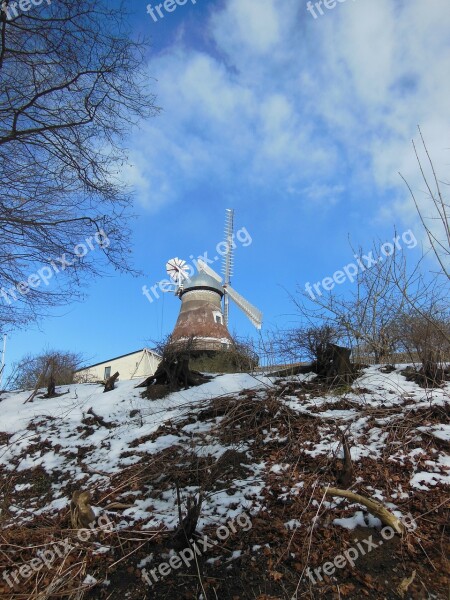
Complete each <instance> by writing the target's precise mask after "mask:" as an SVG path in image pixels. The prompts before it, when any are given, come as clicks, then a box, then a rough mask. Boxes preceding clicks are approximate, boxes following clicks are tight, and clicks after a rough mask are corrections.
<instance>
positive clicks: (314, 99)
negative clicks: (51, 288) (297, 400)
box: [7, 0, 450, 365]
mask: <svg viewBox="0 0 450 600" xmlns="http://www.w3.org/2000/svg"><path fill="white" fill-rule="evenodd" d="M147 4H148V3H147V2H145V1H144V0H133V2H132V3H130V7H129V9H130V11H131V13H132V21H133V25H134V27H135V30H136V33H144V34H146V35H147V36H149V37H150V38H151V39H152V51H151V53H150V54H149V57H148V65H147V70H148V77H149V81H150V82H151V84H152V87H153V89H154V92H155V94H156V95H157V104H158V105H159V106H161V107H162V109H163V110H162V111H161V113H160V115H159V116H158V117H156V118H153V119H151V120H149V121H148V122H143V123H141V124H140V127H139V128H138V129H137V130H136V131H134V132H131V133H130V139H129V140H128V147H129V162H130V164H129V166H128V167H126V168H124V171H123V173H122V177H123V179H124V180H126V181H127V182H129V183H130V184H131V185H132V186H133V188H134V189H135V192H136V200H135V206H134V212H135V213H136V214H137V215H138V218H137V219H136V221H135V222H134V223H133V238H132V242H133V257H134V263H135V265H136V266H137V267H138V268H140V269H141V270H142V271H144V273H145V276H144V277H141V278H138V279H134V278H132V277H128V276H123V275H119V274H115V273H114V272H111V273H110V274H109V276H107V277H105V278H102V279H98V280H95V281H92V282H90V283H89V286H88V288H87V290H86V291H87V294H88V296H87V299H86V300H85V302H83V303H79V304H73V305H70V306H66V307H63V308H59V309H58V310H55V311H54V312H53V313H52V315H51V316H50V317H49V318H47V319H45V320H43V321H41V322H40V323H38V324H35V325H33V326H31V327H29V328H28V329H27V330H26V331H21V332H15V333H12V334H11V335H10V337H9V341H8V352H7V363H8V364H9V365H11V364H12V363H13V362H14V361H15V360H17V359H19V358H20V357H21V356H23V355H24V354H25V353H27V352H38V351H40V350H42V349H44V348H46V347H53V348H60V349H70V350H73V351H79V352H82V353H83V354H84V355H85V356H86V358H87V359H88V360H89V361H92V362H97V361H99V360H102V359H107V358H110V357H112V356H116V355H119V354H123V353H126V352H129V351H132V350H134V349H138V348H140V347H143V346H144V345H147V344H150V343H151V340H155V339H159V338H161V336H162V335H165V334H168V333H170V331H171V329H172V328H173V326H174V323H175V320H176V317H177V314H178V310H179V300H178V299H177V298H176V297H174V296H173V295H171V294H166V295H165V296H164V298H162V299H161V300H159V301H155V302H153V303H150V302H149V301H148V300H147V299H146V298H145V297H144V296H143V294H142V286H143V285H144V284H146V285H148V286H149V287H150V286H152V285H154V284H155V283H156V282H157V281H159V280H160V279H162V278H164V277H165V263H166V261H167V260H168V259H169V258H172V257H174V256H180V257H181V258H186V259H189V256H190V255H191V254H193V255H195V256H198V255H200V254H203V253H204V252H206V251H208V253H209V255H210V256H211V255H212V256H214V255H215V251H214V249H215V246H216V244H217V243H218V242H219V241H220V240H221V239H222V232H223V226H224V213H225V209H226V208H228V207H232V208H234V209H235V211H236V218H235V219H236V228H237V229H240V228H242V227H245V228H246V230H247V231H248V232H249V234H250V235H251V238H252V243H251V244H250V245H248V246H247V247H242V246H240V245H239V244H238V248H237V251H236V259H235V265H236V266H235V276H234V278H233V282H232V283H233V286H234V287H235V288H236V289H237V290H238V291H239V292H240V293H241V294H243V295H244V296H245V297H246V298H248V300H250V301H251V302H253V303H254V304H256V305H257V306H258V307H259V308H260V309H261V310H262V311H263V313H264V328H265V329H266V330H267V329H270V328H274V327H286V326H289V325H292V324H295V322H297V320H298V317H297V316H296V315H295V309H294V307H293V305H292V303H291V301H290V299H289V293H294V292H295V290H296V288H297V287H300V288H303V287H304V285H305V283H306V282H308V281H310V282H316V281H319V280H322V279H323V278H324V277H326V276H328V275H332V274H333V273H334V272H335V271H336V270H337V269H340V268H341V267H342V266H344V265H346V264H347V263H349V262H350V261H352V252H351V249H350V247H349V244H348V236H349V235H350V237H351V239H352V242H353V243H354V245H355V246H359V245H360V246H362V248H363V249H367V250H370V248H371V247H372V240H373V238H378V239H380V240H382V241H389V240H391V239H392V237H393V235H394V234H393V230H394V226H395V227H396V228H397V230H398V232H400V233H401V232H403V231H405V230H407V229H412V230H413V232H414V233H415V235H416V237H417V239H418V240H421V239H422V238H423V234H422V232H421V229H420V226H419V224H418V221H417V218H416V215H415V212H414V207H413V205H412V203H411V200H410V198H409V196H408V192H407V190H406V188H405V185H404V184H403V182H402V180H401V179H400V177H399V174H398V172H399V171H401V172H402V174H403V175H404V176H405V177H406V178H407V179H408V181H409V182H410V183H411V185H412V186H413V187H414V189H415V190H417V191H418V193H419V197H423V198H424V196H423V195H422V193H421V192H422V190H423V187H424V186H423V183H422V182H421V180H420V178H419V173H418V168H417V164H416V162H415V157H414V154H413V150H412V146H411V139H412V138H416V139H417V125H418V124H420V126H421V128H422V131H423V133H424V135H425V137H426V140H427V143H428V145H429V149H430V151H431V153H432V155H433V157H434V160H435V163H436V166H437V168H438V170H439V171H440V172H441V173H443V174H444V175H446V174H447V173H448V165H449V160H450V156H449V139H450V136H449V133H450V132H449V129H450V123H449V112H448V106H449V104H448V103H449V98H450V89H449V88H450V80H449V77H448V74H449V72H450V48H449V46H450V36H449V31H450V4H449V3H448V0H407V1H404V2H403V1H396V0H377V1H376V2H374V1H373V0H346V1H345V2H340V3H337V4H336V6H335V8H333V9H325V8H324V9H323V11H324V14H323V15H322V16H318V18H317V19H314V18H313V16H312V15H311V14H310V13H309V12H308V11H307V7H306V2H303V0H295V1H294V0H258V1H255V0H221V1H216V0H197V1H196V3H195V4H194V3H193V2H192V0H188V1H187V2H186V4H185V5H184V6H177V8H176V10H175V11H173V12H172V13H168V12H165V13H164V14H165V16H164V18H158V20H157V21H156V22H155V21H154V20H153V19H152V18H151V16H150V15H149V14H147V12H146V6H147ZM153 6H155V4H153ZM424 201H425V200H424ZM81 241H82V240H81ZM405 251H406V252H410V253H413V252H416V251H417V249H416V250H405ZM343 289H344V286H343ZM230 319H231V323H230V329H231V330H232V331H236V332H238V333H239V334H243V335H246V334H250V333H253V332H254V329H253V328H252V325H251V324H250V323H249V322H248V321H247V320H246V319H245V317H243V316H242V315H240V314H239V312H238V311H237V309H234V308H232V310H231V316H230Z"/></svg>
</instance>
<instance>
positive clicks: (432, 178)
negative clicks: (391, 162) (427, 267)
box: [400, 127, 450, 279]
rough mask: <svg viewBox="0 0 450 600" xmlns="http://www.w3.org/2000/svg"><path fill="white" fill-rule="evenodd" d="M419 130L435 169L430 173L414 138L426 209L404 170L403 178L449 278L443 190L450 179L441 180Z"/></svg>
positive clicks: (449, 207) (447, 207) (449, 237)
mask: <svg viewBox="0 0 450 600" xmlns="http://www.w3.org/2000/svg"><path fill="white" fill-rule="evenodd" d="M418 129H419V135H420V140H421V143H422V147H423V151H424V152H425V155H426V159H425V160H426V162H428V166H429V169H430V171H431V173H430V172H429V173H427V172H426V167H425V164H424V160H423V159H422V158H421V157H420V155H419V150H418V148H417V146H416V143H415V141H414V140H412V145H413V148H414V153H415V155H416V159H417V162H418V165H419V168H420V173H421V175H422V180H423V182H424V183H425V186H426V189H427V196H428V199H429V201H430V202H429V203H428V204H427V207H426V208H425V207H424V206H423V204H421V203H420V202H419V201H418V200H417V198H416V195H415V194H414V192H413V189H412V188H411V186H410V184H409V183H408V182H407V181H406V179H405V178H404V177H403V175H402V174H401V173H400V177H401V178H402V179H403V181H404V182H405V183H406V185H407V186H408V189H409V192H410V194H411V197H412V199H413V201H414V205H415V207H416V210H417V213H418V215H419V217H420V221H421V223H422V225H423V227H424V229H425V232H426V234H427V237H428V241H429V243H430V246H431V249H432V251H433V253H434V255H435V257H436V258H437V260H438V262H439V265H440V267H441V269H442V273H443V274H444V275H445V276H446V277H447V278H448V279H450V222H449V216H450V215H449V211H450V204H449V201H448V198H446V197H445V195H444V192H443V188H444V186H447V187H448V186H449V185H450V183H449V182H448V181H447V182H444V181H441V180H440V179H439V177H438V175H437V173H436V170H435V167H434V164H433V161H432V159H431V156H430V153H429V152H428V148H427V145H426V143H425V140H424V137H423V135H422V131H421V129H420V127H419V128H418ZM429 208H431V210H428V209H429Z"/></svg>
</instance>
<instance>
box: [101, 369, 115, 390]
mask: <svg viewBox="0 0 450 600" xmlns="http://www.w3.org/2000/svg"><path fill="white" fill-rule="evenodd" d="M118 377H119V371H117V372H116V373H114V375H111V377H110V378H109V379H107V380H106V382H105V389H104V390H103V393H104V392H111V391H112V390H113V389H114V384H115V383H116V379H118Z"/></svg>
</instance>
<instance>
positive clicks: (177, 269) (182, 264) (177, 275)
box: [166, 258, 189, 288]
mask: <svg viewBox="0 0 450 600" xmlns="http://www.w3.org/2000/svg"><path fill="white" fill-rule="evenodd" d="M166 271H167V274H168V275H169V277H170V278H171V279H172V281H174V282H175V283H176V284H177V286H178V288H181V287H183V281H184V280H185V279H188V278H189V267H188V265H187V263H186V261H185V260H183V259H182V258H171V259H170V260H169V261H168V262H167V264H166Z"/></svg>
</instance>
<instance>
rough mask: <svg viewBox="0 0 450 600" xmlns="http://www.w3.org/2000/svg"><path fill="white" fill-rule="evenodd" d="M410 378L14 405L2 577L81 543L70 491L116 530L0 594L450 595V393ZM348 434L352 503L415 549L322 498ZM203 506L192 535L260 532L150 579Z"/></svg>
mask: <svg viewBox="0 0 450 600" xmlns="http://www.w3.org/2000/svg"><path fill="white" fill-rule="evenodd" d="M400 370H401V369H400V368H397V369H396V370H395V371H393V372H390V373H389V372H384V371H385V369H380V368H379V367H377V366H374V367H370V368H368V369H366V370H364V372H363V373H362V374H361V376H360V377H359V378H358V379H357V380H356V381H355V382H354V384H353V385H352V386H348V387H347V386H345V387H340V388H334V389H326V388H325V387H324V386H323V385H319V384H317V383H316V382H315V381H314V376H312V375H307V376H298V377H288V378H277V379H275V378H270V377H267V376H264V375H248V374H235V375H222V376H217V377H215V378H214V379H213V380H212V381H210V382H208V383H206V384H204V385H201V386H199V387H197V388H192V389H189V390H185V391H180V392H176V393H173V394H171V395H169V396H168V397H166V398H164V399H160V400H148V399H144V398H142V397H141V391H142V390H141V389H136V388H135V387H134V386H135V385H136V382H135V381H128V382H122V383H119V384H118V385H117V388H116V389H115V390H114V391H112V392H110V393H106V394H105V393H103V388H102V387H100V386H98V385H92V384H78V385H71V386H68V387H63V388H61V389H60V390H59V391H60V392H66V391H67V392H68V393H66V394H64V395H61V396H60V397H58V398H54V399H43V398H35V399H34V401H33V402H30V403H26V404H24V402H25V400H26V399H27V397H28V396H29V392H17V393H6V394H3V396H1V401H0V419H1V420H0V469H1V474H2V481H3V483H2V489H1V499H0V508H1V514H0V522H1V525H2V529H3V534H2V537H3V542H2V545H3V551H2V553H1V557H0V571H2V572H3V573H5V572H7V573H10V572H12V571H14V569H19V568H20V565H23V564H28V563H29V562H30V561H31V560H32V559H33V556H35V555H36V552H38V551H39V552H40V551H41V550H42V549H43V548H44V547H46V545H48V544H50V543H53V544H54V543H55V540H60V539H63V538H64V537H66V536H67V535H69V536H71V539H75V537H76V536H75V532H74V530H73V528H71V525H70V515H69V505H70V500H71V497H72V494H73V492H74V491H77V490H78V491H83V490H86V491H89V492H90V494H91V497H92V506H93V510H94V512H95V514H96V515H97V516H99V515H102V514H105V515H107V516H108V517H109V519H110V521H112V523H113V531H111V532H106V531H100V532H97V533H96V534H95V536H96V537H94V538H93V539H91V540H89V541H87V542H86V543H83V542H81V541H79V540H78V539H77V541H76V543H74V544H75V545H73V547H72V550H71V551H70V552H69V553H68V554H67V555H64V556H63V557H62V558H58V560H56V559H55V560H54V561H53V562H52V564H51V565H50V566H48V567H45V568H44V567H43V568H42V569H40V570H39V571H38V572H36V573H34V572H33V574H32V575H29V576H28V577H25V576H21V575H16V578H12V579H11V577H10V576H6V577H3V580H0V592H1V594H2V595H1V597H2V598H18V597H20V598H28V597H30V598H31V597H37V596H32V595H31V594H32V593H33V589H34V590H37V591H39V592H43V591H44V589H48V588H49V587H50V586H52V585H53V586H54V587H53V588H52V589H53V591H51V590H50V592H49V593H48V595H47V596H42V598H44V597H45V598H59V597H63V592H64V593H66V592H67V593H68V594H69V596H70V594H72V597H73V598H75V597H76V596H75V595H74V594H75V593H78V594H79V596H77V597H78V598H81V597H85V598H103V597H105V598H106V597H108V598H112V599H115V598H121V599H123V597H124V594H126V597H127V598H131V599H132V600H134V599H136V600H137V599H138V598H139V599H140V600H141V599H142V598H147V597H148V598H153V597H155V598H220V599H221V600H222V599H225V600H226V599H228V598H230V599H237V598H260V599H261V600H263V599H269V598H293V597H294V598H295V597H298V598H300V597H302V598H303V597H308V598H317V597H327V598H334V597H338V596H337V595H335V594H337V593H338V592H339V594H340V596H341V597H346V596H347V597H350V598H361V597H369V598H391V597H392V598H398V597H399V594H400V591H399V589H400V590H401V586H402V585H403V587H405V586H406V589H405V590H404V592H402V593H404V596H403V597H405V598H408V597H411V598H447V597H448V595H446V593H447V594H448V592H446V588H447V586H448V557H449V555H450V544H449V534H448V524H447V526H446V525H445V523H446V521H448V509H449V497H450V494H449V489H450V455H449V451H450V424H449V423H450V419H449V415H450V402H449V398H450V385H449V384H447V386H446V387H444V388H441V389H434V390H425V389H423V388H420V387H419V386H418V385H416V384H415V383H411V382H408V381H406V379H405V378H404V376H403V375H402V374H401V373H400ZM342 434H345V438H346V440H347V441H348V444H349V447H350V454H351V461H352V466H353V480H352V482H351V486H350V487H351V489H352V490H353V491H355V492H357V493H359V494H361V495H363V496H365V497H366V498H372V499H375V500H378V501H379V502H381V503H382V504H383V505H384V506H385V507H386V508H388V509H389V510H390V511H391V512H392V513H393V514H394V515H396V516H398V517H404V516H406V515H410V517H412V518H413V519H414V527H413V528H411V530H409V531H408V533H407V535H405V536H403V537H402V536H398V535H396V536H395V537H393V538H392V540H390V541H388V542H385V544H384V546H382V540H381V538H380V528H381V527H382V523H381V521H380V520H379V519H377V518H376V517H374V516H373V515H371V514H370V513H368V511H367V510H366V509H365V508H364V507H362V506H361V505H360V504H358V503H355V502H352V501H351V500H347V499H344V498H338V497H330V496H326V497H325V495H324V490H325V489H326V487H327V486H333V487H340V486H339V484H338V483H339V473H340V472H341V471H342V458H343V450H342V445H343V444H342ZM177 490H178V491H177ZM200 492H201V507H200V511H199V518H198V523H197V526H196V528H195V529H196V535H197V534H198V535H200V534H201V535H203V536H205V535H210V536H211V535H213V532H214V531H216V532H217V531H219V529H218V528H220V527H221V526H222V527H225V526H226V525H227V523H230V522H232V523H236V522H237V520H238V519H239V518H241V517H242V515H243V514H245V515H247V517H248V519H250V521H251V525H250V521H249V523H248V526H247V527H246V528H244V527H241V528H240V527H238V526H237V525H235V527H234V531H229V532H228V533H229V536H228V537H227V539H226V541H223V542H221V541H219V540H218V539H216V541H215V543H214V544H213V546H211V548H208V549H207V550H206V551H205V553H204V555H202V556H201V557H200V555H199V558H198V561H195V563H193V565H189V566H187V565H184V566H183V568H181V569H180V568H178V569H177V570H173V569H172V571H171V572H170V573H169V574H166V575H164V576H163V577H162V576H161V575H160V576H158V578H157V579H155V578H153V579H151V583H149V582H148V581H147V580H146V577H147V578H148V576H147V575H146V574H147V572H148V571H150V570H151V569H152V568H155V569H156V571H155V573H156V572H157V569H158V566H159V565H160V564H161V563H163V562H164V561H167V560H169V558H170V557H171V556H174V553H175V551H176V549H177V547H176V545H174V544H173V543H171V540H172V541H173V535H174V532H176V530H177V527H178V526H179V523H180V511H181V513H182V514H183V515H184V514H189V506H192V503H191V501H194V499H197V500H198V494H199V493H200ZM242 518H243V517H242ZM228 527H230V528H231V525H228ZM24 532H26V533H24ZM27 535H28V538H27ZM369 535H372V536H373V538H374V539H378V540H379V542H380V543H379V544H378V548H377V550H376V551H375V550H374V551H373V552H370V553H369V552H367V553H366V554H365V555H362V553H360V555H359V558H358V561H353V563H354V564H353V565H352V564H347V565H346V567H345V568H342V570H340V571H336V572H335V573H332V574H328V573H327V572H326V569H324V570H323V571H320V570H319V574H318V575H317V574H316V576H314V577H312V576H310V575H309V574H308V572H307V569H308V568H310V569H311V570H313V569H317V568H318V567H320V566H321V565H323V564H324V563H326V561H332V560H333V558H334V557H335V556H336V555H338V554H340V553H342V552H343V550H344V549H345V548H348V547H349V546H350V545H351V544H355V543H356V541H355V538H356V539H357V540H362V539H365V538H367V537H368V536H369ZM30 536H31V538H32V539H33V540H34V549H33V544H30V543H29V539H30ZM377 536H378V537H377ZM25 540H28V541H27V543H25ZM30 546H31V548H30ZM381 546H382V547H381ZM446 569H447V571H446ZM413 571H415V572H416V575H415V576H414V578H413V580H411V581H410V582H409V584H405V581H407V580H408V578H409V577H410V576H411V574H412V572H413ZM311 572H313V571H309V573H311ZM155 577H156V575H155ZM11 582H12V583H13V585H12V586H11V585H10V583H11ZM55 582H56V583H55ZM56 584H58V585H56ZM55 586H56V587H55ZM58 586H59V587H58ZM19 593H20V594H23V595H21V596H15V595H14V594H19ZM27 594H28V595H27Z"/></svg>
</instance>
